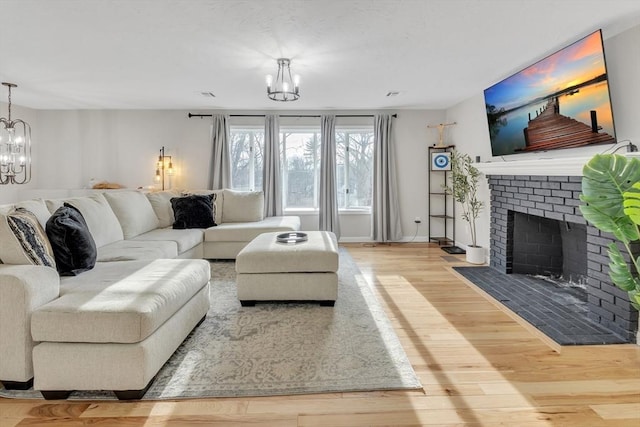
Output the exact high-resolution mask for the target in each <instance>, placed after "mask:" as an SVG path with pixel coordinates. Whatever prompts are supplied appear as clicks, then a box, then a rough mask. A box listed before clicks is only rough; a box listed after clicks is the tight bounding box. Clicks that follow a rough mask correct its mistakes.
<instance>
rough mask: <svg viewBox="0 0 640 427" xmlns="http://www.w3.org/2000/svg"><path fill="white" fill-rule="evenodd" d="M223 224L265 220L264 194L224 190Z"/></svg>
mask: <svg viewBox="0 0 640 427" xmlns="http://www.w3.org/2000/svg"><path fill="white" fill-rule="evenodd" d="M223 194H224V210H223V215H222V221H223V222H255V221H262V220H263V219H264V194H263V193H262V192H261V191H236V190H230V189H226V188H225V189H224V191H223Z"/></svg>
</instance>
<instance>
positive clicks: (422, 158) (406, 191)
mask: <svg viewBox="0 0 640 427" xmlns="http://www.w3.org/2000/svg"><path fill="white" fill-rule="evenodd" d="M194 112H195V111H194ZM200 112H202V113H207V112H205V111H200ZM396 112H397V113H398V118H397V119H396V121H395V136H396V147H397V163H398V164H397V166H398V184H399V187H400V197H399V199H400V205H401V207H400V210H401V213H402V221H401V224H402V228H403V234H404V236H405V239H407V240H409V239H411V238H412V237H413V236H414V233H415V232H416V226H415V224H414V221H413V220H414V218H415V217H416V216H420V217H421V218H422V219H423V221H426V214H427V198H426V192H427V172H426V171H427V168H426V162H427V154H426V147H427V145H428V144H429V143H434V142H436V141H437V133H435V132H433V131H428V129H427V128H426V125H427V124H435V123H440V122H441V121H442V120H443V119H444V111H417V110H402V111H389V113H396ZM15 113H16V114H15V116H16V117H21V118H24V119H25V120H27V121H29V122H30V123H31V126H32V128H33V145H34V150H33V152H34V167H33V172H34V173H33V180H32V182H31V183H30V184H29V185H28V186H15V185H13V186H2V187H0V203H10V202H14V201H17V200H19V199H20V191H21V190H27V189H28V190H32V189H49V190H58V189H79V188H85V187H87V186H88V185H89V180H90V179H92V178H93V179H95V180H97V181H108V182H114V183H118V184H121V185H124V186H125V187H127V188H139V187H147V186H152V185H154V181H153V178H154V175H155V162H156V160H157V157H158V154H159V149H160V148H161V147H162V146H164V147H165V154H166V155H171V156H172V160H173V166H174V168H175V170H176V175H175V176H174V177H173V178H172V186H173V188H190V189H194V188H206V187H207V182H208V174H209V160H210V156H211V144H210V140H209V135H210V119H208V118H202V119H200V118H191V119H189V118H188V117H187V113H188V112H187V111H171V110H39V111H35V110H29V109H20V108H16V109H15ZM209 113H210V112H209ZM224 113H228V114H263V113H264V111H225V112H224ZM280 113H281V114H292V115H293V114H301V115H314V114H320V113H322V112H320V111H304V112H296V111H281V112H280ZM332 113H335V114H372V113H375V112H371V111H332ZM231 122H232V124H254V125H259V126H262V125H263V123H264V122H263V119H261V118H251V117H247V118H240V117H234V118H231ZM372 123H373V121H372V119H371V118H338V120H337V124H338V125H358V124H372ZM317 124H318V119H317V118H282V119H281V125H298V126H305V125H317ZM25 194H28V192H25ZM32 194H33V193H32ZM43 194H46V193H43ZM301 221H302V227H303V228H304V229H307V230H311V229H316V228H317V224H318V216H317V215H315V214H311V215H301ZM341 229H342V236H343V241H366V240H370V238H371V218H370V215H354V214H346V215H343V216H342V217H341ZM417 230H418V236H417V237H416V240H423V241H424V240H426V236H427V229H426V222H423V224H422V225H421V226H420V227H419V228H418V229H417Z"/></svg>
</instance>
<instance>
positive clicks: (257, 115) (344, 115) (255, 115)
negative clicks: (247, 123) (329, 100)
mask: <svg viewBox="0 0 640 427" xmlns="http://www.w3.org/2000/svg"><path fill="white" fill-rule="evenodd" d="M211 116H213V114H193V113H189V118H192V117H200V118H202V117H211ZM229 116H230V117H264V116H265V115H264V114H229ZM279 116H280V117H320V115H319V114H317V115H316V114H311V115H304V114H298V115H295V114H294V115H290V114H279ZM336 117H374V115H373V114H336ZM391 117H394V118H397V117H398V115H397V114H392V115H391Z"/></svg>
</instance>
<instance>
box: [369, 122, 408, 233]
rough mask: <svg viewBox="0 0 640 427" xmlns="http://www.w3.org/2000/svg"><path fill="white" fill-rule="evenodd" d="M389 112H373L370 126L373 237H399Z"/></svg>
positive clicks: (394, 160) (394, 163)
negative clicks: (371, 143) (371, 142)
mask: <svg viewBox="0 0 640 427" xmlns="http://www.w3.org/2000/svg"><path fill="white" fill-rule="evenodd" d="M392 123H393V118H392V117H391V115H390V114H379V115H376V116H375V124H374V128H373V139H374V141H373V144H374V151H373V240H374V241H376V242H388V241H396V240H400V239H402V228H401V226H400V208H399V206H400V204H399V203H398V184H397V180H396V153H395V144H394V141H393V134H392Z"/></svg>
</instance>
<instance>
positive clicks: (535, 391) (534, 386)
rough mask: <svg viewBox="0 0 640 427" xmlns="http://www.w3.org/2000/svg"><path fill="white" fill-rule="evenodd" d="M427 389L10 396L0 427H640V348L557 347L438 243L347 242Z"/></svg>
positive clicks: (0, 407) (0, 404)
mask: <svg viewBox="0 0 640 427" xmlns="http://www.w3.org/2000/svg"><path fill="white" fill-rule="evenodd" d="M346 246H347V247H348V249H349V252H350V253H351V255H352V257H353V258H354V259H355V260H356V262H357V264H358V265H359V267H360V269H361V271H362V273H363V275H364V276H365V277H366V278H367V280H368V281H369V283H370V284H371V285H372V286H374V287H375V289H376V291H377V293H378V297H379V299H380V301H381V302H382V303H383V304H384V306H385V308H386V310H387V315H388V316H389V318H390V319H391V321H392V323H393V325H394V327H395V330H396V333H397V334H398V336H399V337H400V340H401V342H402V345H403V347H404V349H405V351H406V352H407V355H408V356H409V359H410V360H411V363H412V364H413V367H414V369H415V371H416V373H417V374H418V376H419V377H420V380H421V381H422V384H423V385H424V393H423V392H421V391H410V392H398V391H395V392H368V393H334V394H323V395H306V396H292V397H267V398H264V397H262V398H226V399H201V400H186V401H159V402H84V403H83V402H66V401H49V402H45V401H24V400H23V401H19V400H8V399H0V426H2V427H4V426H31V425H47V426H80V425H94V424H95V425H99V426H109V425H117V426H149V427H150V426H183V425H204V426H218V425H220V426H222V425H225V426H226V425H244V424H250V425H272V426H380V425H394V426H400V425H401V426H412V425H440V426H485V425H489V426H493V425H505V426H523V427H526V426H580V427H595V426H634V427H638V426H640V347H639V346H636V345H614V346H579V347H563V348H562V351H561V353H557V352H555V351H553V350H552V349H551V348H550V347H549V346H548V345H546V344H545V343H544V342H543V341H541V340H540V339H539V338H537V337H536V336H535V335H534V334H533V333H531V332H530V331H529V330H527V329H526V328H524V327H523V326H521V325H520V324H518V323H517V322H516V321H514V320H513V319H511V318H510V317H509V316H508V315H507V314H505V313H504V312H503V311H501V310H500V309H499V308H497V307H496V305H494V304H493V303H491V302H489V301H488V300H487V299H486V298H485V297H483V296H481V295H480V294H479V293H477V292H476V291H474V290H473V289H472V288H471V287H470V286H468V285H467V284H466V283H465V282H463V281H462V280H461V279H459V278H458V277H457V276H456V275H455V274H454V273H453V272H452V271H451V267H452V266H454V265H461V264H462V265H464V264H465V263H464V261H463V258H462V257H460V256H451V255H447V254H446V253H445V252H443V251H441V250H440V249H439V248H437V247H435V246H433V245H429V244H396V245H391V246H387V245H379V246H375V247H370V246H365V245H360V244H350V245H346Z"/></svg>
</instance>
